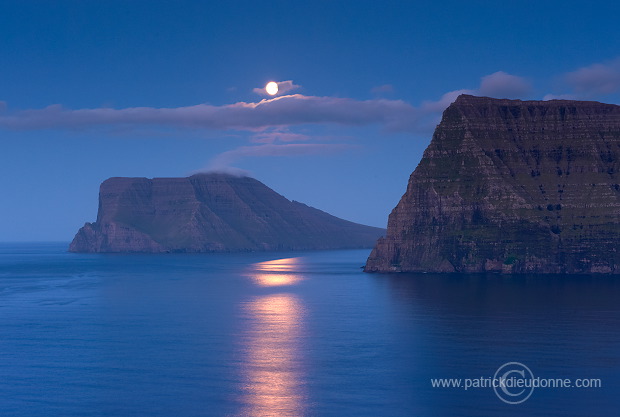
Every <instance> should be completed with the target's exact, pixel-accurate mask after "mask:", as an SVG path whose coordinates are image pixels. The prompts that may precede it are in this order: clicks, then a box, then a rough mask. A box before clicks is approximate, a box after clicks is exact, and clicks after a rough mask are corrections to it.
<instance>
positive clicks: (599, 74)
mask: <svg viewBox="0 0 620 417" xmlns="http://www.w3.org/2000/svg"><path fill="white" fill-rule="evenodd" d="M557 78H558V81H559V82H558V87H559V88H562V89H563V90H564V91H565V92H564V93H558V94H556V93H552V94H547V95H545V96H544V97H543V100H557V99H559V100H594V99H600V98H603V97H605V96H607V95H610V94H614V93H619V92H620V57H618V58H616V59H614V60H611V61H608V62H604V63H595V64H592V65H588V66H586V67H582V68H579V69H577V70H575V71H571V72H567V73H565V74H562V75H560V76H559V77H557Z"/></svg>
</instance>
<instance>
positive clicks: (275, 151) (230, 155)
mask: <svg viewBox="0 0 620 417" xmlns="http://www.w3.org/2000/svg"><path fill="white" fill-rule="evenodd" d="M353 148H355V146H353V145H348V144H340V143H334V144H332V143H288V144H281V145H280V144H265V145H257V146H241V147H239V148H236V149H233V150H230V151H226V152H223V153H221V154H219V155H217V156H216V157H215V158H213V159H212V160H211V161H210V162H209V164H208V165H207V168H206V171H220V170H222V169H227V168H229V167H230V165H231V164H233V163H235V162H237V161H239V160H241V159H245V158H251V157H269V156H300V155H303V156H307V155H333V154H336V153H340V152H344V151H346V150H351V149H353Z"/></svg>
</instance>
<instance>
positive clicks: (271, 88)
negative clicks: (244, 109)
mask: <svg viewBox="0 0 620 417" xmlns="http://www.w3.org/2000/svg"><path fill="white" fill-rule="evenodd" d="M265 91H266V92H267V94H269V95H270V96H275V95H276V94H278V83H276V82H275V81H270V82H268V83H267V85H266V86H265Z"/></svg>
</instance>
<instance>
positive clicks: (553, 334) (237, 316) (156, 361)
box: [0, 243, 620, 417]
mask: <svg viewBox="0 0 620 417" xmlns="http://www.w3.org/2000/svg"><path fill="white" fill-rule="evenodd" d="M66 248H67V244H66V243H60V244H3V245H1V246H0V415H1V416H86V415H88V416H280V417H281V416H372V417H377V416H408V417H409V416H473V415H476V416H524V415H528V416H555V415H557V416H559V415H562V416H592V415H601V416H602V415H616V414H617V412H618V410H619V409H620V332H619V331H618V329H620V303H619V302H618V301H619V300H620V280H618V279H617V278H614V277H609V276H587V275H586V276H584V275H582V276H570V275H569V276H542V275H539V276H537V275H527V276H519V275H515V276H502V275H499V274H488V275H471V274H470V275H459V274H437V275H436V274H394V275H382V274H365V273H363V272H362V269H361V268H360V267H362V266H363V265H364V262H365V260H366V258H367V256H368V254H369V251H368V250H349V251H330V252H290V253H246V254H179V255H175V254H167V255H152V254H151V255H105V254H72V253H67V252H66ZM508 362H519V363H522V364H524V365H526V366H527V367H528V368H529V369H530V370H531V371H532V373H533V374H534V375H535V376H539V377H544V378H569V379H572V380H574V379H578V378H596V379H600V381H601V384H602V386H601V387H600V388H536V389H535V390H534V391H533V392H532V393H531V396H530V397H529V398H528V399H527V400H526V401H524V402H522V403H520V404H507V403H506V402H504V401H502V400H501V399H500V398H499V397H498V396H497V395H496V393H495V391H494V390H493V388H490V387H487V388H469V389H468V390H465V389H464V388H454V387H452V388H447V387H444V388H439V387H433V386H432V382H431V380H432V379H435V378H462V379H463V380H464V379H466V378H469V379H471V380H473V379H477V378H481V377H482V378H488V377H492V376H493V375H494V374H495V372H496V371H497V370H498V368H499V367H500V366H502V365H503V364H505V363H508ZM512 392H514V391H512Z"/></svg>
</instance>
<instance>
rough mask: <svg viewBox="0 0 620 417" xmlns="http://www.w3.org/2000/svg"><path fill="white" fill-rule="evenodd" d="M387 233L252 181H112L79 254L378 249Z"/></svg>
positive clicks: (79, 238) (79, 242)
mask: <svg viewBox="0 0 620 417" xmlns="http://www.w3.org/2000/svg"><path fill="white" fill-rule="evenodd" d="M383 234H385V229H380V228H376V227H370V226H364V225H360V224H357V223H352V222H349V221H346V220H342V219H339V218H337V217H334V216H332V215H330V214H328V213H325V212H323V211H321V210H317V209H315V208H312V207H309V206H307V205H305V204H302V203H299V202H296V201H289V200H287V199H286V198H285V197H283V196H281V195H280V194H278V193H276V192H275V191H273V190H272V189H270V188H268V187H267V186H265V185H264V184H263V183H261V182H259V181H257V180H255V179H253V178H250V177H237V176H232V175H227V174H221V173H211V174H198V175H193V176H191V177H189V178H154V179H147V178H110V179H108V180H106V181H104V182H103V183H102V184H101V188H100V192H99V211H98V214H97V221H96V222H95V223H86V224H85V225H84V227H82V228H81V229H80V230H79V231H78V232H77V234H76V235H75V238H74V239H73V242H71V245H70V247H69V251H71V252H153V253H159V252H234V251H277V250H316V249H346V248H371V247H372V246H373V245H374V243H375V242H376V240H377V238H378V237H379V236H381V235H383Z"/></svg>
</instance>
